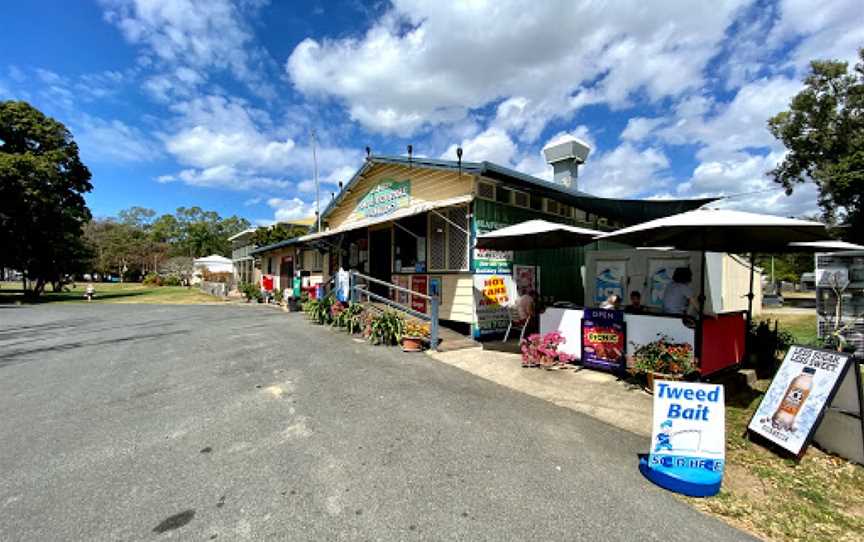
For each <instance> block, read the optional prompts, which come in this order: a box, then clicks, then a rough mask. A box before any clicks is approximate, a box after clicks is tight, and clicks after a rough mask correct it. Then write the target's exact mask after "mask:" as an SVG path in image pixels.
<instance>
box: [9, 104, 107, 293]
mask: <svg viewBox="0 0 864 542" xmlns="http://www.w3.org/2000/svg"><path fill="white" fill-rule="evenodd" d="M91 189H92V185H91V184H90V171H89V170H88V169H87V167H86V166H85V165H84V164H83V163H82V162H81V159H80V157H79V156H78V145H76V144H75V141H74V140H73V138H72V134H71V133H70V132H69V130H67V129H66V127H65V126H64V125H63V124H62V123H60V122H58V121H57V120H55V119H53V118H51V117H47V116H45V115H44V114H43V113H42V112H41V111H39V110H38V109H36V108H34V107H33V106H31V105H30V104H28V103H26V102H20V101H4V102H0V246H2V247H3V249H2V251H0V266H2V267H12V268H15V269H19V270H21V271H22V272H24V274H25V280H24V286H25V289H26V290H27V291H28V293H29V294H30V295H34V296H38V295H39V294H40V293H42V291H43V290H44V288H45V285H46V284H48V283H54V284H55V287H56V285H57V284H58V283H59V282H60V281H62V280H63V278H64V276H65V275H66V274H72V273H76V272H80V271H82V270H83V268H84V266H85V265H86V261H87V259H88V258H87V256H88V255H87V248H86V246H85V245H84V244H83V242H82V240H81V229H82V227H83V225H84V224H85V223H87V221H89V220H90V211H89V209H88V208H87V205H86V203H85V201H84V194H85V193H86V192H89V191H90V190H91Z"/></svg>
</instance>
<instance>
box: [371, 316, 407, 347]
mask: <svg viewBox="0 0 864 542" xmlns="http://www.w3.org/2000/svg"><path fill="white" fill-rule="evenodd" d="M404 333H405V318H403V317H402V316H399V315H398V314H396V313H395V312H393V311H384V312H383V313H381V314H380V315H379V316H376V317H373V318H372V320H371V322H370V323H369V342H370V343H372V344H383V345H385V346H393V345H397V344H399V343H400V342H401V341H402V336H403V335H404Z"/></svg>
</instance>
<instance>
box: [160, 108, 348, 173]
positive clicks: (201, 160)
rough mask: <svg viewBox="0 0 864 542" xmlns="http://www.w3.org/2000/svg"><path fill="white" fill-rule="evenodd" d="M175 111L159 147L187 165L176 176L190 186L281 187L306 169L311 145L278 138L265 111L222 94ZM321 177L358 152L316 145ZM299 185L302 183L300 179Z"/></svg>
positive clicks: (342, 166)
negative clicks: (173, 118) (176, 117)
mask: <svg viewBox="0 0 864 542" xmlns="http://www.w3.org/2000/svg"><path fill="white" fill-rule="evenodd" d="M172 110H173V111H174V112H176V113H178V114H179V115H180V116H179V118H178V119H177V120H176V121H175V123H174V124H175V126H174V130H173V131H172V132H171V133H167V134H164V136H163V138H164V141H165V147H166V149H167V150H168V152H169V153H171V154H172V155H173V156H174V158H175V159H176V160H177V161H178V162H179V163H181V164H183V165H186V166H191V168H190V169H187V170H185V172H184V174H178V175H177V177H178V179H179V180H181V181H183V182H186V183H188V184H192V185H195V186H223V187H228V186H232V185H233V187H234V188H237V189H253V188H287V187H289V186H293V185H292V184H291V183H288V182H287V181H286V180H285V178H286V177H290V178H298V177H299V178H308V176H311V174H312V150H311V149H310V148H309V147H308V146H301V145H298V144H297V143H296V142H295V141H294V140H293V139H291V138H285V139H280V138H279V137H278V136H276V135H275V132H276V128H275V127H274V126H273V123H272V121H271V119H270V117H269V115H268V114H267V113H266V112H265V111H263V110H260V109H257V108H254V107H252V106H250V105H249V104H248V103H246V102H244V101H242V100H239V99H236V98H226V97H223V96H201V97H198V98H194V99H191V100H187V101H182V102H178V103H176V104H175V105H174V106H172ZM317 153H318V165H319V171H321V172H322V179H324V182H329V180H330V179H331V177H332V178H333V183H335V182H337V181H338V180H346V179H345V178H336V176H342V177H347V176H348V175H349V174H348V173H346V171H347V170H351V171H352V173H353V170H354V169H356V165H358V164H359V163H360V161H361V157H360V154H361V153H360V151H359V150H354V149H344V148H340V147H334V146H331V145H322V146H321V147H319V148H318V149H317ZM301 185H302V186H301V187H300V188H301V189H302V188H304V187H305V186H306V185H304V184H302V183H301Z"/></svg>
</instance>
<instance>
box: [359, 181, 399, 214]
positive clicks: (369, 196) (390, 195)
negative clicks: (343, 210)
mask: <svg viewBox="0 0 864 542" xmlns="http://www.w3.org/2000/svg"><path fill="white" fill-rule="evenodd" d="M410 204H411V181H409V180H405V181H401V182H396V181H394V180H393V179H384V180H382V181H381V182H380V183H378V184H377V185H375V186H373V187H372V188H370V189H369V191H368V192H366V195H364V196H363V197H362V198H361V199H360V203H358V204H357V208H356V210H355V212H356V213H357V214H358V215H360V216H361V217H363V218H377V217H381V216H387V215H389V214H391V213H393V212H394V211H396V210H397V209H402V208H403V207H408V206H409V205H410Z"/></svg>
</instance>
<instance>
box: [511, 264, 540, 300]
mask: <svg viewBox="0 0 864 542" xmlns="http://www.w3.org/2000/svg"><path fill="white" fill-rule="evenodd" d="M513 276H514V277H515V280H516V293H517V295H519V296H523V295H525V294H527V293H529V292H530V291H531V290H534V291H535V292H537V293H538V294H539V293H540V266H539V265H514V266H513Z"/></svg>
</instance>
